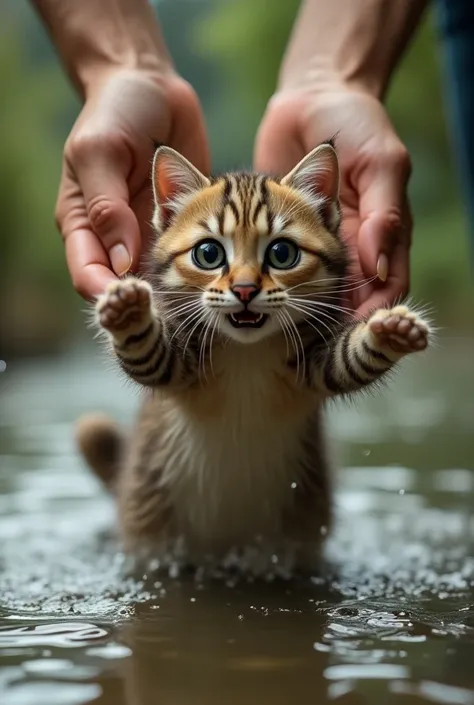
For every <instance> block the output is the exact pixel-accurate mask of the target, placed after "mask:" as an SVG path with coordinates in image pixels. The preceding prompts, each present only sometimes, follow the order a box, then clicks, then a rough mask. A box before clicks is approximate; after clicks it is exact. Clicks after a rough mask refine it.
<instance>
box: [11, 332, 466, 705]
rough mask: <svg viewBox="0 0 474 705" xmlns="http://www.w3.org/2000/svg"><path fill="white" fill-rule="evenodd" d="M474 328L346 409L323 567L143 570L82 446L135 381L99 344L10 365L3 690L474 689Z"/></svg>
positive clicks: (356, 699) (189, 702)
mask: <svg viewBox="0 0 474 705" xmlns="http://www.w3.org/2000/svg"><path fill="white" fill-rule="evenodd" d="M473 360H474V340H469V339H461V338H459V339H455V338H453V339H450V340H448V339H445V340H442V341H441V347H440V349H438V350H436V351H433V352H431V353H430V354H428V355H426V356H425V357H422V358H421V359H420V360H418V361H416V360H412V361H409V362H407V363H406V364H405V365H404V367H403V370H402V371H400V372H399V374H398V376H397V379H396V383H394V384H392V385H391V387H390V388H389V390H388V391H387V392H386V393H385V394H384V395H382V396H378V397H377V398H376V399H368V400H363V401H362V402H360V403H359V404H357V405H353V406H349V407H347V406H340V407H335V408H334V409H333V410H332V412H331V416H330V428H331V434H332V436H333V438H334V440H335V443H336V445H337V452H338V456H339V463H340V465H341V467H342V468H343V470H342V471H341V473H340V475H339V478H338V490H337V497H336V502H337V508H338V524H337V528H336V532H335V534H334V536H333V537H332V538H331V540H330V542H329V544H328V551H327V554H328V567H327V572H326V574H325V576H324V577H323V578H322V577H318V576H316V577H315V578H314V579H313V580H310V581H305V582H301V581H300V582H292V581H290V582H284V581H281V582H280V581H273V582H254V583H238V584H235V583H234V582H233V581H231V580H224V581H211V582H209V581H197V582H194V581H190V580H188V579H184V578H179V577H178V578H176V577H175V578H165V579H164V578H163V577H159V578H158V577H157V576H156V575H155V574H153V570H150V571H149V573H148V574H146V575H144V576H142V577H141V578H140V579H137V578H136V577H135V578H132V577H131V576H130V574H129V572H128V566H127V564H126V562H125V560H124V557H123V556H122V554H121V553H120V552H119V551H118V550H117V547H116V546H115V544H114V540H113V537H111V534H110V527H111V526H112V524H113V507H112V505H111V503H110V501H109V499H108V497H107V496H106V495H104V494H103V493H102V491H101V490H100V488H99V487H98V485H97V484H96V482H95V480H94V479H93V478H92V477H91V476H90V475H89V474H88V472H87V470H86V469H85V468H84V467H83V466H82V465H81V462H80V461H79V459H78V457H77V456H76V455H75V452H74V448H73V446H72V442H71V422H72V421H73V420H74V419H75V418H76V417H77V415H78V414H80V413H82V412H83V411H84V410H87V409H90V408H101V409H104V410H110V411H112V412H113V413H114V414H115V415H116V416H117V417H118V418H120V419H123V420H126V419H129V418H130V416H131V413H132V409H133V408H134V406H135V405H136V401H137V400H136V397H134V395H133V393H132V392H130V390H129V389H126V388H123V387H122V386H121V384H120V383H119V382H118V378H117V376H116V375H115V374H114V373H113V372H110V371H107V369H106V367H104V363H103V362H102V361H100V360H97V359H96V358H94V357H91V356H90V353H86V352H81V351H76V353H75V355H71V356H68V357H65V358H64V359H61V360H52V361H50V362H47V363H41V364H39V363H38V364H35V365H34V366H31V365H27V364H20V363H18V364H17V365H16V364H15V363H12V364H10V365H8V367H7V370H6V371H5V372H2V374H1V375H0V702H1V703H2V705H80V704H82V703H100V704H101V705H122V704H126V705H148V704H150V705H175V704H176V705H177V704H178V703H179V705H200V704H201V703H202V704H204V703H206V705H214V704H215V705H217V704H219V705H224V704H225V705H234V704H235V705H237V704H238V705H241V704H242V705H243V704H244V703H245V704H246V705H247V704H248V705H253V704H254V703H255V705H257V703H258V704H259V705H260V704H262V703H269V704H271V705H279V704H280V703H281V705H287V704H288V703H291V705H300V704H301V705H303V704H304V705H306V704H308V705H309V704H310V703H314V705H323V704H324V703H329V702H331V703H332V702H337V703H342V704H354V705H358V704H362V703H363V704H366V703H367V704H374V705H379V704H385V703H387V704H388V705H390V704H392V703H394V704H397V705H398V704H400V705H402V704H407V705H411V704H413V705H415V703H445V704H446V705H471V704H473V705H474V551H473V549H474V512H473V508H474V439H473V436H472V430H473V420H474V369H473V362H472V361H473Z"/></svg>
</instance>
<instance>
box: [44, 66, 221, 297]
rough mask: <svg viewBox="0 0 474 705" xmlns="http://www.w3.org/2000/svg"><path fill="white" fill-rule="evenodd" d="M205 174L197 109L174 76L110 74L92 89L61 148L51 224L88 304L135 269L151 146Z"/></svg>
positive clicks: (142, 240)
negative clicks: (170, 151) (173, 152)
mask: <svg viewBox="0 0 474 705" xmlns="http://www.w3.org/2000/svg"><path fill="white" fill-rule="evenodd" d="M154 141H155V142H159V143H165V144H168V145H170V146H172V147H174V148H175V149H177V150H179V152H180V153H181V154H183V155H184V156H186V157H187V158H188V159H189V160H190V161H191V162H192V163H193V164H195V165H196V166H197V167H198V168H199V169H200V170H201V171H203V172H204V173H207V172H208V171H209V161H208V159H209V157H208V146H207V139H206V135H205V127H204V120H203V117H202V114H201V108H200V106H199V103H198V99H197V97H196V95H195V93H194V91H193V89H192V88H191V87H190V86H189V84H187V83H186V82H185V81H184V80H183V79H181V78H180V77H179V76H177V75H176V74H175V73H174V72H173V71H171V70H170V71H169V72H167V73H164V74H162V75H161V74H160V75H156V74H153V73H150V72H146V71H144V70H125V69H113V70H111V71H108V72H106V74H105V75H103V76H101V77H100V78H98V79H97V80H96V81H94V83H93V84H92V85H91V86H90V89H89V90H88V93H87V95H86V101H85V104H84V107H83V109H82V112H81V113H80V115H79V117H78V119H77V122H76V123H75V125H74V127H73V129H72V132H71V134H70V136H69V138H68V140H67V142H66V145H65V148H64V157H63V169H62V177H61V184H60V188H59V196H58V201H57V206H56V220H57V224H58V227H59V229H60V231H61V234H62V237H63V239H64V243H65V247H66V258H67V263H68V267H69V271H70V274H71V278H72V281H73V284H74V286H75V288H76V289H77V291H78V292H79V293H80V294H81V295H82V296H83V297H84V298H86V299H90V298H92V297H94V296H96V295H97V294H99V293H101V292H102V291H103V290H104V289H105V286H106V285H107V284H108V283H109V282H110V281H111V280H113V279H116V278H117V275H118V276H120V275H122V274H124V273H125V272H127V271H129V270H131V271H136V270H137V268H138V266H139V264H140V258H141V255H142V254H143V252H144V250H145V247H146V243H147V239H148V237H149V235H150V226H149V222H150V218H151V204H152V197H151V190H150V189H151V186H150V168H151V159H152V156H153V151H154V146H153V142H154Z"/></svg>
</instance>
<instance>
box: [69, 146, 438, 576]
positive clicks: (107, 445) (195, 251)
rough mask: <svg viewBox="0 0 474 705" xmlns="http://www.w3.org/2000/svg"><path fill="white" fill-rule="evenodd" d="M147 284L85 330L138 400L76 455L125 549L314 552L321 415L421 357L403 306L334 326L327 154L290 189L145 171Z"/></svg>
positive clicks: (158, 161)
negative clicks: (331, 403) (149, 208)
mask: <svg viewBox="0 0 474 705" xmlns="http://www.w3.org/2000/svg"><path fill="white" fill-rule="evenodd" d="M152 177H153V186H154V195H155V204H156V208H155V214H154V218H153V224H154V227H155V230H156V233H157V238H156V243H155V244H154V247H153V251H152V254H151V257H150V275H149V277H148V279H149V281H150V282H151V283H148V281H145V280H143V279H138V278H135V277H127V278H125V279H122V280H119V281H115V282H113V283H111V284H110V285H109V286H108V288H107V290H106V292H105V293H104V294H103V295H102V296H100V297H99V299H98V301H97V305H96V312H97V321H98V324H99V326H100V328H101V329H103V330H104V331H105V332H106V333H107V336H108V339H109V340H110V343H111V345H112V348H113V351H114V355H115V357H116V359H117V361H118V363H119V365H120V366H121V368H122V369H123V371H124V372H125V374H126V375H127V377H128V378H130V379H131V380H133V381H134V382H137V383H138V384H139V385H142V387H144V388H145V391H146V394H145V395H144V398H143V404H142V408H141V412H140V415H139V418H138V421H137V424H136V426H135V429H134V430H133V432H132V434H131V435H130V437H129V438H128V439H126V438H125V437H124V436H123V435H122V433H121V431H120V430H119V429H118V428H117V427H116V426H115V425H114V424H113V422H112V421H109V420H107V419H104V418H102V417H98V416H92V417H89V418H87V417H86V418H85V419H83V420H82V421H81V422H80V424H79V427H78V440H79V444H80V447H81V449H82V451H83V453H84V455H85V457H86V459H87V460H88V461H89V464H90V465H91V466H92V467H93V468H94V470H95V471H96V472H97V474H98V475H99V476H100V477H101V478H102V479H103V481H104V482H105V483H106V484H108V485H109V486H110V488H111V489H112V490H113V491H114V493H115V494H116V496H117V501H118V507H119V519H120V526H121V529H122V535H123V537H124V539H125V542H126V545H128V546H129V547H130V548H137V547H139V546H142V545H151V546H155V547H157V546H159V545H163V544H164V543H165V542H166V541H173V540H175V539H178V538H179V539H180V540H181V541H184V544H185V546H186V550H187V556H188V559H189V560H190V561H191V562H193V561H196V562H198V561H200V560H201V559H202V558H203V557H204V556H205V555H208V554H212V555H214V556H220V555H223V554H225V553H226V552H227V551H228V550H229V549H231V548H233V547H242V546H248V545H252V544H254V543H255V542H257V543H258V542H259V541H261V540H264V541H266V542H267V543H269V544H270V545H272V546H274V548H275V551H278V550H279V549H280V548H283V547H284V546H287V545H289V544H290V545H291V544H294V545H296V546H298V547H299V548H300V550H301V552H300V554H299V555H300V556H301V560H302V561H303V560H306V559H307V557H308V555H311V554H313V553H315V552H316V550H317V548H318V547H319V544H320V543H321V537H322V535H323V534H325V533H326V527H328V526H329V525H330V521H331V493H330V467H329V461H328V458H327V453H326V447H325V446H326V442H325V436H324V431H323V428H322V418H321V415H322V407H323V405H324V402H325V400H327V399H329V398H331V397H335V396H339V395H346V394H349V393H353V392H357V391H358V390H360V389H366V388H367V387H369V386H370V385H373V384H374V383H376V382H378V381H379V380H380V379H381V378H382V377H383V376H384V375H385V374H386V373H387V372H388V371H389V370H391V369H393V367H394V365H395V364H396V363H397V362H398V361H399V360H400V359H401V358H402V357H404V356H405V355H407V354H408V353H412V352H416V351H420V350H422V349H424V348H425V347H426V346H427V343H428V338H429V334H430V333H429V327H428V324H427V322H426V321H424V320H422V318H421V317H420V316H419V315H418V314H417V313H416V312H414V311H412V310H410V309H409V308H408V307H407V306H404V305H398V306H395V307H394V308H391V309H379V310H377V311H375V312H374V313H373V314H372V315H370V316H368V317H367V318H366V319H365V320H362V321H357V320H355V319H354V317H353V316H352V317H351V316H350V315H346V314H347V313H348V310H347V309H345V308H344V307H343V306H342V303H341V301H342V296H343V294H344V292H347V291H348V290H349V289H350V288H351V285H350V284H348V281H349V280H348V279H347V265H348V260H347V253H346V249H345V246H344V244H343V242H342V240H341V238H340V235H339V225H340V210H339V201H338V192H339V168H338V160H337V156H336V152H335V149H334V147H333V146H332V144H331V143H324V144H322V145H320V146H319V147H318V148H317V149H315V150H314V151H313V152H311V153H310V154H308V155H307V156H306V157H305V158H304V159H303V160H302V161H301V162H300V163H299V164H298V165H297V166H296V167H295V168H294V169H293V170H292V171H291V172H290V173H289V174H287V176H285V177H284V178H282V179H276V178H270V177H267V176H263V175H260V174H253V173H243V174H240V173H235V174H234V173H232V174H227V175H224V176H221V177H218V178H216V179H215V180H210V179H208V178H206V177H205V176H203V175H202V174H201V173H200V172H199V171H197V169H195V168H194V167H193V166H192V165H191V164H190V163H189V162H188V161H187V160H186V159H184V158H183V157H182V156H181V155H179V154H178V153H177V152H175V151H173V150H172V149H170V148H168V147H160V148H159V149H158V150H157V152H156V154H155V159H154V164H153V175H152Z"/></svg>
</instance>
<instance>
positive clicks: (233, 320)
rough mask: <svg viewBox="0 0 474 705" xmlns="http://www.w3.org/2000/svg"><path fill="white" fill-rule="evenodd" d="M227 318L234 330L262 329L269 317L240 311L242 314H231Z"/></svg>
mask: <svg viewBox="0 0 474 705" xmlns="http://www.w3.org/2000/svg"><path fill="white" fill-rule="evenodd" d="M227 318H228V319H229V322H230V324H231V325H232V326H234V328H261V327H262V326H263V324H264V323H265V321H266V320H267V318H268V316H267V315H266V314H264V313H253V312H252V311H240V313H231V314H230V315H229V316H227Z"/></svg>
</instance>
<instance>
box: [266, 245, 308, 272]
mask: <svg viewBox="0 0 474 705" xmlns="http://www.w3.org/2000/svg"><path fill="white" fill-rule="evenodd" d="M266 259H267V261H268V264H269V265H270V267H274V268H275V269H291V267H294V266H295V265H296V264H298V262H299V259H300V251H299V248H298V247H297V246H296V245H295V243H294V242H291V240H276V241H275V242H273V243H272V244H271V245H270V246H269V247H268V249H267V253H266Z"/></svg>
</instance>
